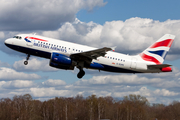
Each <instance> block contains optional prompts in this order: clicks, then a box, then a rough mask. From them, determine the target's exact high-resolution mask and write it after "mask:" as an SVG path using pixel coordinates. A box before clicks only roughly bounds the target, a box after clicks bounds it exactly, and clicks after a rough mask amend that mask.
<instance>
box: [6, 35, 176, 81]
mask: <svg viewBox="0 0 180 120" xmlns="http://www.w3.org/2000/svg"><path fill="white" fill-rule="evenodd" d="M174 38H175V36H174V35H170V34H166V35H164V36H163V37H161V38H160V39H159V40H157V41H156V42H155V43H154V44H153V45H151V46H150V47H148V48H147V49H146V50H144V51H143V52H142V53H140V54H138V55H134V56H130V55H125V54H121V53H117V52H113V48H108V47H104V48H100V49H97V48H94V47H89V46H85V45H80V44H75V43H71V42H66V41H62V40H56V39H52V38H48V37H42V36H39V35H33V34H19V35H16V36H14V37H13V38H9V39H7V40H5V45H6V46H7V47H9V48H11V49H13V50H16V51H19V52H23V53H26V54H27V58H26V61H24V64H25V65H27V64H28V60H29V57H30V55H34V56H38V57H43V58H47V59H50V62H49V65H50V66H51V67H55V68H59V69H65V70H74V68H75V67H77V68H78V69H79V73H78V74H77V77H78V78H82V77H83V76H84V75H85V72H84V70H83V68H87V69H96V70H99V71H100V70H103V71H109V72H118V73H160V72H171V71H172V69H171V68H170V67H169V66H171V65H169V64H163V61H164V59H165V57H166V55H167V53H168V51H169V49H170V47H171V45H172V42H173V40H174Z"/></svg>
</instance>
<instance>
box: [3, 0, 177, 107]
mask: <svg viewBox="0 0 180 120" xmlns="http://www.w3.org/2000/svg"><path fill="white" fill-rule="evenodd" d="M179 4H180V1H176V0H173V1H167V0H165V1H164V0H158V1H155V0H152V1H144V0H138V1H134V0H128V1H123V0H119V1H118V0H111V1H110V0H79V1H76V0H54V2H49V1H48V0H39V1H36V0H31V1H24V0H19V1H16V0H9V1H3V0H0V46H1V47H0V56H1V57H0V91H1V92H0V98H5V97H10V98H11V97H13V96H14V95H22V94H26V93H29V94H31V95H32V96H33V97H34V98H36V99H39V100H47V99H50V98H53V97H55V96H58V97H60V96H64V97H73V96H76V95H77V94H82V95H83V96H85V97H87V96H89V95H92V94H96V95H97V96H112V97H115V98H122V97H123V96H126V95H129V94H140V95H142V96H144V97H146V98H147V99H148V100H149V102H150V103H164V104H169V103H171V102H172V101H173V100H178V101H179V99H180V91H179V87H180V74H179V70H180V65H179V62H180V59H179V58H180V53H179V50H180V47H179V44H180V35H179V32H180V18H179V17H180V16H179V15H178V11H180V8H179ZM22 6H24V7H23V8H22ZM19 33H37V34H39V35H42V36H47V37H51V38H57V39H62V40H65V41H70V42H75V43H79V44H84V45H89V46H93V47H97V48H101V47H112V46H117V48H116V51H117V52H121V53H125V54H130V55H132V54H138V53H140V52H141V51H143V50H144V49H145V48H147V47H148V46H150V45H151V44H152V43H153V42H154V41H156V40H157V39H159V38H160V37H161V36H163V35H164V34H166V33H170V34H174V35H176V38H175V41H174V43H173V45H172V48H171V49H170V52H169V54H168V56H167V58H166V60H165V63H169V64H172V65H173V72H172V73H166V74H163V73H162V74H121V73H109V72H99V71H94V70H85V71H86V75H85V76H84V77H83V79H80V80H79V79H78V78H77V77H76V75H77V73H78V69H75V70H74V71H66V70H58V69H55V68H51V67H49V60H47V59H43V58H38V57H34V56H31V58H30V60H29V64H28V65H27V66H24V64H23V61H24V60H25V58H26V55H25V54H22V53H18V52H16V51H13V50H11V49H9V48H7V47H6V46H5V45H4V40H5V39H7V38H10V37H13V36H14V35H16V34H19Z"/></svg>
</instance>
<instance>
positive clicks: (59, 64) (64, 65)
mask: <svg viewBox="0 0 180 120" xmlns="http://www.w3.org/2000/svg"><path fill="white" fill-rule="evenodd" d="M49 65H50V66H52V67H55V68H60V69H66V70H74V66H73V65H72V60H71V58H70V57H68V56H66V55H63V54H59V53H52V54H51V59H50V63H49Z"/></svg>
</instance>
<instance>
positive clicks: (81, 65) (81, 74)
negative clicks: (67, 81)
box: [77, 62, 85, 79]
mask: <svg viewBox="0 0 180 120" xmlns="http://www.w3.org/2000/svg"><path fill="white" fill-rule="evenodd" d="M83 67H84V62H79V63H78V64H77V68H78V69H79V73H78V74H77V77H78V78H79V79H81V78H82V77H83V76H84V75H85V72H84V70H83Z"/></svg>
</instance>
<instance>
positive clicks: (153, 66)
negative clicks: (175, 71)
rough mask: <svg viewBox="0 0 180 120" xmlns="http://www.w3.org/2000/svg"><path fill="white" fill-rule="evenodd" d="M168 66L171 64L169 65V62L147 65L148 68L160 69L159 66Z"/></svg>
mask: <svg viewBox="0 0 180 120" xmlns="http://www.w3.org/2000/svg"><path fill="white" fill-rule="evenodd" d="M169 66H172V65H169V64H159V65H147V67H148V68H149V69H161V68H165V67H169Z"/></svg>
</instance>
